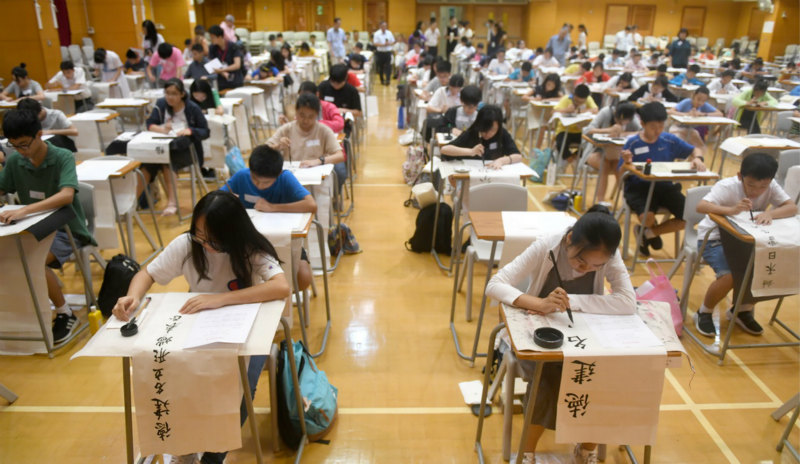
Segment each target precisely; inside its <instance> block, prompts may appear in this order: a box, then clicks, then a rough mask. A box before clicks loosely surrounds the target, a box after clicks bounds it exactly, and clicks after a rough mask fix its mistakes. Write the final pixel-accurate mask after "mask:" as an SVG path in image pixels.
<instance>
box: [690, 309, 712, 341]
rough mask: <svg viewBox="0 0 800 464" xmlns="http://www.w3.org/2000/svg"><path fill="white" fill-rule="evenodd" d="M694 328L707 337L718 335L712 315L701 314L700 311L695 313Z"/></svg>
mask: <svg viewBox="0 0 800 464" xmlns="http://www.w3.org/2000/svg"><path fill="white" fill-rule="evenodd" d="M694 326H695V328H697V331H698V332H700V333H701V334H703V335H705V336H706V337H713V336H715V335H716V334H717V328H716V327H714V317H713V314H712V313H701V312H700V311H697V312H696V313H694Z"/></svg>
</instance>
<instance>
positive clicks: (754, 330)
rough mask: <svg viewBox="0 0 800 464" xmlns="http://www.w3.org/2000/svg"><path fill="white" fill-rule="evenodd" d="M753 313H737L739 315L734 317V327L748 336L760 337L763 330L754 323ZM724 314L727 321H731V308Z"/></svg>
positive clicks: (759, 325)
mask: <svg viewBox="0 0 800 464" xmlns="http://www.w3.org/2000/svg"><path fill="white" fill-rule="evenodd" d="M753 313H754V311H753V310H750V311H739V315H738V316H737V317H736V325H738V326H739V327H741V328H742V330H744V331H745V332H747V333H749V334H752V335H761V334H762V333H764V328H763V327H761V324H759V323H758V322H757V321H756V318H755V317H754V316H753ZM725 314H726V315H727V316H728V320H731V318H732V317H733V308H731V309H729V310H728V311H727V312H726V313H725Z"/></svg>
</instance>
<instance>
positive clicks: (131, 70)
mask: <svg viewBox="0 0 800 464" xmlns="http://www.w3.org/2000/svg"><path fill="white" fill-rule="evenodd" d="M125 58H127V60H125V73H127V74H144V68H146V67H147V63H145V61H144V60H143V59H142V58H141V57H140V56H139V54H138V53H136V50H134V49H132V48H129V49H128V51H127V52H126V53H125Z"/></svg>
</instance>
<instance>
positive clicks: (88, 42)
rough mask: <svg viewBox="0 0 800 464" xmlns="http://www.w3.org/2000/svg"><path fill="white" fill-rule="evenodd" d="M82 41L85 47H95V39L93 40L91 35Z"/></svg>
mask: <svg viewBox="0 0 800 464" xmlns="http://www.w3.org/2000/svg"><path fill="white" fill-rule="evenodd" d="M81 43H82V44H83V46H84V47H86V46H89V47H92V48H94V40H92V38H91V37H84V38H82V39H81Z"/></svg>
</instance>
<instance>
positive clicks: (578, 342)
mask: <svg viewBox="0 0 800 464" xmlns="http://www.w3.org/2000/svg"><path fill="white" fill-rule="evenodd" d="M567 341H568V342H570V343H575V348H580V349H582V350H583V349H585V348H586V343H585V342H586V339H585V338H581V337H579V336H577V335H573V336H571V337H568V338H567Z"/></svg>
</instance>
